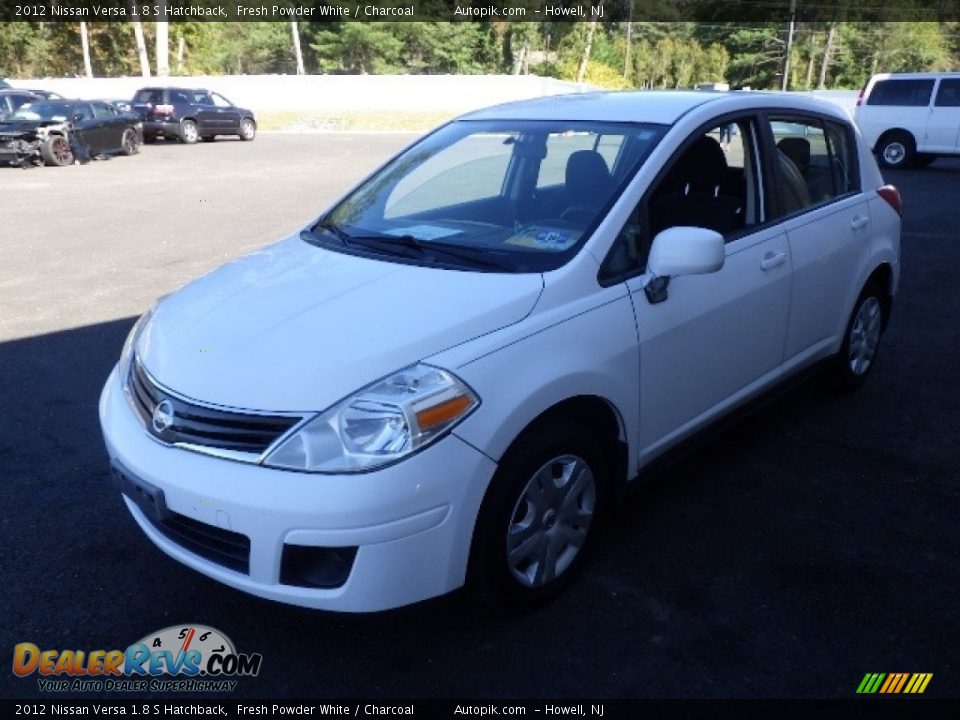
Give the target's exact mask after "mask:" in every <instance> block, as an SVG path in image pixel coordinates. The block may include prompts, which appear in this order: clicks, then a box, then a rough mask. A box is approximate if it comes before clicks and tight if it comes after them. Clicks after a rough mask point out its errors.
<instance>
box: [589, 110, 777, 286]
mask: <svg viewBox="0 0 960 720" xmlns="http://www.w3.org/2000/svg"><path fill="white" fill-rule="evenodd" d="M759 138H760V135H759V132H758V126H757V123H756V122H755V121H754V120H753V119H752V118H733V119H731V120H729V121H726V122H724V123H721V124H718V125H716V126H714V127H711V128H709V129H707V130H706V131H705V132H703V133H702V134H698V135H697V136H696V137H694V138H691V139H690V140H689V141H688V142H687V143H686V144H685V145H684V148H683V149H682V150H681V151H680V152H679V153H677V155H675V156H674V158H673V159H672V160H671V161H670V163H669V165H668V168H669V169H668V170H667V172H666V174H665V175H663V176H662V177H661V178H660V180H659V181H657V183H656V184H655V185H654V186H653V188H652V189H651V190H650V191H649V192H648V194H647V196H646V200H645V201H643V202H641V204H640V206H638V207H637V208H636V209H635V210H634V212H633V213H632V214H631V216H630V218H629V220H628V221H627V223H626V225H624V227H623V229H622V230H621V231H620V234H619V236H618V237H617V240H616V241H615V242H614V244H613V247H612V248H611V250H610V253H609V254H608V256H607V258H606V260H605V261H604V264H603V267H602V269H601V272H600V277H601V280H603V279H604V278H607V279H614V278H618V277H623V276H625V275H629V274H630V273H633V272H638V271H640V270H642V269H643V267H644V265H645V263H646V256H647V254H648V252H649V250H650V245H651V244H652V242H653V238H654V237H656V235H657V234H658V233H660V232H662V231H663V230H666V229H667V228H671V227H677V226H694V227H702V228H708V229H710V230H715V231H716V232H718V233H720V234H721V235H723V236H724V238H725V239H727V241H730V240H734V239H736V238H737V237H740V234H741V232H742V231H743V230H745V229H746V228H749V227H751V226H754V225H757V224H759V223H762V222H764V218H765V216H766V210H765V207H764V206H765V201H764V196H763V191H762V182H761V179H760V178H761V172H760V163H759V152H758V148H759V146H760V142H759Z"/></svg>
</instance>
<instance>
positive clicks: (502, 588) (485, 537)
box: [467, 419, 608, 609]
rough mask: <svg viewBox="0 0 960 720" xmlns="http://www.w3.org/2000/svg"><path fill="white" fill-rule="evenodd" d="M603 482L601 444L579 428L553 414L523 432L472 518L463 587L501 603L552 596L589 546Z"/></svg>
mask: <svg viewBox="0 0 960 720" xmlns="http://www.w3.org/2000/svg"><path fill="white" fill-rule="evenodd" d="M550 478H556V479H554V480H553V481H552V482H551V481H550ZM558 479H563V480H564V484H563V485H560V486H557V485H556V482H557V480H558ZM543 481H547V483H548V485H544V484H543ZM607 487H608V469H607V466H606V464H605V462H604V453H603V450H602V448H601V447H600V444H599V443H598V442H597V440H596V439H595V437H594V436H593V435H592V434H591V433H590V431H589V430H587V428H585V427H583V426H582V425H580V424H578V423H575V422H572V421H564V420H561V419H556V420H552V421H548V422H544V423H541V424H539V425H537V426H534V427H533V428H531V429H530V430H528V431H527V432H525V433H524V434H523V435H521V437H520V438H518V440H517V441H516V442H515V443H514V444H513V446H512V447H511V448H510V450H508V451H507V453H506V455H505V456H504V457H503V460H502V461H501V463H500V467H499V468H498V470H497V472H496V474H495V475H494V477H493V480H492V481H491V483H490V487H489V488H488V490H487V494H486V497H485V498H484V501H483V505H482V507H481V509H480V513H479V515H478V517H477V524H476V526H475V528H474V533H473V542H472V543H471V548H470V564H469V568H468V571H467V586H468V588H469V589H470V590H471V592H472V593H473V594H474V595H475V596H476V597H477V598H478V599H480V600H481V601H483V602H484V603H486V604H487V605H491V606H493V607H496V608H501V609H504V608H505V609H525V608H532V607H536V606H537V605H540V604H542V603H544V602H546V601H548V600H550V599H551V598H553V597H555V596H556V595H557V594H558V593H560V592H561V591H562V590H563V589H564V588H565V587H566V586H567V585H568V584H569V583H570V582H571V581H572V580H573V578H574V577H575V575H576V573H577V571H578V570H579V569H580V567H581V566H582V564H583V562H584V559H585V557H586V556H587V554H588V553H589V551H590V546H591V545H592V543H593V541H594V539H595V537H596V535H597V532H598V527H597V526H598V524H599V522H600V521H601V520H602V515H601V513H602V512H603V510H604V509H605V507H606V496H607ZM565 488H566V490H565ZM542 490H546V492H542ZM511 550H512V554H511Z"/></svg>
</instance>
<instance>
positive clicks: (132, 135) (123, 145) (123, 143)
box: [120, 128, 140, 155]
mask: <svg viewBox="0 0 960 720" xmlns="http://www.w3.org/2000/svg"><path fill="white" fill-rule="evenodd" d="M138 152H140V138H139V137H138V136H137V131H136V130H134V129H133V128H127V129H126V130H124V131H123V137H122V138H120V153H121V154H122V155H136V154H137V153H138Z"/></svg>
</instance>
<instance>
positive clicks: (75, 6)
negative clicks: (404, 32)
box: [0, 0, 960, 23]
mask: <svg viewBox="0 0 960 720" xmlns="http://www.w3.org/2000/svg"><path fill="white" fill-rule="evenodd" d="M790 19H793V20H796V21H803V22H833V21H847V22H891V21H894V22H895V21H901V22H948V21H960V0H899V1H898V2H896V3H894V2H891V0H592V1H589V2H586V1H581V0H554V1H549V0H460V1H456V0H373V1H372V2H371V1H369V0H367V1H363V0H351V1H343V2H328V1H323V0H33V1H32V2H31V1H29V0H0V21H5V22H65V23H67V22H78V21H85V22H128V21H131V20H141V21H145V22H161V21H167V22H172V23H176V22H196V21H213V22H217V21H220V22H223V21H232V22H237V21H240V22H244V21H250V22H288V21H293V20H298V21H304V22H344V21H355V22H385V21H386V22H398V21H408V22H409V21H413V22H416V21H429V22H438V21H439V22H477V21H480V22H591V21H598V22H628V21H634V22H641V21H658V22H709V23H723V22H737V23H744V22H757V23H767V22H779V21H784V22H786V21H787V20H790Z"/></svg>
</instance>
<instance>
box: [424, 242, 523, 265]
mask: <svg viewBox="0 0 960 720" xmlns="http://www.w3.org/2000/svg"><path fill="white" fill-rule="evenodd" d="M430 249H431V250H432V251H434V252H437V253H442V254H444V255H448V256H450V257H455V258H457V259H459V260H463V261H465V262H467V263H469V264H471V265H482V266H485V267H489V268H494V269H496V270H510V271H513V270H514V269H515V268H514V267H513V265H512V264H511V263H508V262H506V261H505V260H501V259H499V258H497V257H495V256H493V255H491V254H490V253H489V251H488V250H486V249H484V248H478V247H472V246H470V245H456V244H454V243H436V242H433V243H430Z"/></svg>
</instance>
